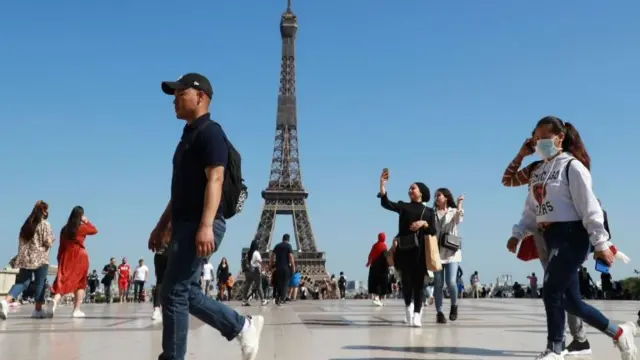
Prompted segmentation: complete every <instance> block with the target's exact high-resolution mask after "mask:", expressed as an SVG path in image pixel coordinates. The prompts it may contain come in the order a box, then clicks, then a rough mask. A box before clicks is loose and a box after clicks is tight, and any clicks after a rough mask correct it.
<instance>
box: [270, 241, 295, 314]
mask: <svg viewBox="0 0 640 360" xmlns="http://www.w3.org/2000/svg"><path fill="white" fill-rule="evenodd" d="M289 238H290V237H289V234H284V235H283V236H282V242H281V243H279V244H278V245H276V247H275V248H273V251H272V252H271V256H270V257H269V264H270V266H271V268H272V269H275V271H274V272H273V276H274V277H275V278H274V282H273V287H274V290H277V293H276V295H274V298H275V301H276V305H283V304H284V302H285V300H286V298H287V287H288V285H289V278H290V277H291V274H293V273H294V272H295V271H296V263H295V261H294V260H293V249H292V248H291V244H289Z"/></svg>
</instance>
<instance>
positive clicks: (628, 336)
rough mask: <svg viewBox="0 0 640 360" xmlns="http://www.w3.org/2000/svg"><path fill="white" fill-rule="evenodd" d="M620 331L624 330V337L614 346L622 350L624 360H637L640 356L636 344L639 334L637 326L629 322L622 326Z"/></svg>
mask: <svg viewBox="0 0 640 360" xmlns="http://www.w3.org/2000/svg"><path fill="white" fill-rule="evenodd" d="M620 329H622V335H620V337H619V338H618V340H617V341H614V344H615V345H616V347H617V348H618V350H620V356H621V358H622V360H636V358H637V356H638V348H637V347H636V343H635V336H636V333H637V332H638V328H637V327H636V324H634V323H632V322H631V321H629V322H627V323H624V324H622V325H620Z"/></svg>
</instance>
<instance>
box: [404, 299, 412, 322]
mask: <svg viewBox="0 0 640 360" xmlns="http://www.w3.org/2000/svg"><path fill="white" fill-rule="evenodd" d="M412 320H413V303H411V304H409V306H407V307H406V308H405V309H404V323H405V324H408V325H409V326H411V323H412Z"/></svg>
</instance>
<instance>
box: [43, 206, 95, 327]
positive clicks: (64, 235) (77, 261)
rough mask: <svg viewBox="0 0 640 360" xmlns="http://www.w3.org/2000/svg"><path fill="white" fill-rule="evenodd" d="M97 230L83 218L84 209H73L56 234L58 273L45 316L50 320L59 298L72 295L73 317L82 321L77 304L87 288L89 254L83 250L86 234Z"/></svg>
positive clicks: (78, 304)
mask: <svg viewBox="0 0 640 360" xmlns="http://www.w3.org/2000/svg"><path fill="white" fill-rule="evenodd" d="M97 233H98V230H97V229H96V227H95V226H93V225H92V224H91V223H90V222H89V220H88V219H87V218H86V217H85V216H84V209H83V208H82V207H81V206H76V207H74V208H73V210H71V215H69V220H68V221H67V224H66V225H65V226H64V227H63V228H62V231H60V248H59V249H58V274H57V275H56V280H55V281H54V282H53V286H51V293H52V294H55V295H54V296H53V301H52V302H51V303H50V304H49V314H48V315H49V316H51V317H53V316H54V315H55V312H56V308H57V306H58V302H59V301H60V298H62V296H63V295H66V294H71V293H73V294H74V295H75V297H74V301H73V313H72V314H71V316H72V317H74V318H83V317H84V316H85V315H84V313H83V312H82V311H81V310H80V304H82V299H83V298H84V293H85V289H86V288H87V274H88V272H89V255H87V250H86V249H85V247H84V241H85V239H86V238H87V236H88V235H95V234H97Z"/></svg>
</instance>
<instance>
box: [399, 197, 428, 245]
mask: <svg viewBox="0 0 640 360" xmlns="http://www.w3.org/2000/svg"><path fill="white" fill-rule="evenodd" d="M425 210H427V207H426V206H425V207H424V209H422V214H420V219H419V220H422V217H423V216H424V211H425ZM421 233H422V232H421V231H420V230H418V231H416V232H414V233H413V234H410V235H403V236H399V237H398V249H401V250H405V249H415V248H418V247H420V238H419V236H420V234H421Z"/></svg>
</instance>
